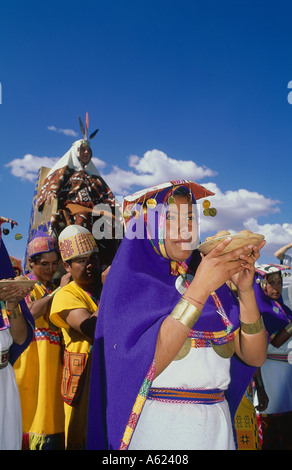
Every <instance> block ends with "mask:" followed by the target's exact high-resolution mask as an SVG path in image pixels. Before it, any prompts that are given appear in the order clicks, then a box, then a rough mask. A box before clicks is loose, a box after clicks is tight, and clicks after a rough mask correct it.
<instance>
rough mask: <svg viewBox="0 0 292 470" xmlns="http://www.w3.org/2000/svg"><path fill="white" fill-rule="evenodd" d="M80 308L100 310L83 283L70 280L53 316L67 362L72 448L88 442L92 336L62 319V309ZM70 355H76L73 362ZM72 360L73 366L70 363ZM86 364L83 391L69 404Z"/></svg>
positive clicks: (65, 384) (59, 295)
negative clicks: (73, 381) (80, 284)
mask: <svg viewBox="0 0 292 470" xmlns="http://www.w3.org/2000/svg"><path fill="white" fill-rule="evenodd" d="M79 308H85V309H86V310H88V312H89V314H92V313H94V312H95V311H96V310H97V304H96V303H95V302H94V301H93V299H92V298H91V297H90V295H89V294H87V292H85V291H84V290H83V289H82V288H81V287H78V286H77V284H75V282H74V281H72V282H70V283H69V284H67V285H66V286H64V287H62V289H60V290H59V291H58V292H57V293H56V294H55V296H54V298H53V302H52V306H51V312H50V320H51V322H52V323H54V324H55V325H56V326H58V327H59V328H61V331H62V335H63V338H64V343H65V355H64V358H65V364H64V369H63V382H62V390H63V392H64V391H66V390H67V389H68V390H69V392H70V393H68V396H66V397H65V398H64V401H65V448H66V449H68V450H70V449H85V445H86V427H87V408H88V394H89V377H90V365H91V356H90V351H91V346H92V340H90V339H89V338H87V337H85V336H83V335H82V334H81V333H79V332H78V331H76V330H74V329H73V328H71V327H70V326H69V325H68V323H66V321H64V320H63V319H62V316H61V314H62V312H64V311H66V310H74V309H79ZM70 357H72V358H73V359H72V360H71V362H70ZM79 358H81V359H80V361H81V363H80V367H79V369H78V368H77V369H78V370H77V372H76V375H75V373H74V371H73V364H74V365H75V364H76V363H77V362H78V361H79ZM68 364H70V367H69V366H68ZM85 364H86V369H85V371H86V373H85V376H84V374H83V375H82V379H81V382H78V384H80V383H81V385H82V387H80V385H79V387H78V390H80V389H81V392H80V393H79V394H78V399H77V401H76V402H75V401H74V402H73V403H71V404H69V403H70V402H69V400H68V401H67V402H66V400H67V398H68V397H69V398H70V399H72V395H73V393H72V390H75V389H76V387H75V384H74V386H70V382H71V380H72V378H73V380H74V379H75V378H76V377H77V376H78V374H79V371H81V372H82V370H83V368H84V366H85Z"/></svg>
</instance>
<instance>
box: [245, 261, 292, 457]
mask: <svg viewBox="0 0 292 470" xmlns="http://www.w3.org/2000/svg"><path fill="white" fill-rule="evenodd" d="M285 274H287V273H286V272H285V266H283V265H282V266H281V265H269V264H265V265H261V266H257V268H256V282H255V284H254V290H255V295H256V299H257V304H258V307H259V310H260V312H261V314H262V316H263V320H264V324H265V327H266V330H267V332H268V335H269V346H268V356H267V360H266V361H265V363H264V364H263V366H262V367H260V368H259V369H258V370H257V371H256V373H255V375H254V379H255V387H256V390H255V397H254V404H255V406H256V408H257V411H258V421H259V423H260V429H261V435H262V449H263V450H291V449H292V436H291V427H292V367H291V363H292V353H291V351H292V340H291V337H292V311H291V310H290V308H289V307H288V306H287V305H285V304H284V302H283V298H282V287H283V277H284V276H285Z"/></svg>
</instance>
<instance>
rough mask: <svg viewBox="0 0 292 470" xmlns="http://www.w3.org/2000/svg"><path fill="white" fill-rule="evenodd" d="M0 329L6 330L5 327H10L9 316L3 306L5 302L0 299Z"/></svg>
mask: <svg viewBox="0 0 292 470" xmlns="http://www.w3.org/2000/svg"><path fill="white" fill-rule="evenodd" d="M0 308H1V311H0V331H1V330H6V329H7V328H10V321H9V317H8V314H7V310H6V308H5V302H4V300H0Z"/></svg>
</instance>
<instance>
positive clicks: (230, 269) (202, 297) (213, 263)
mask: <svg viewBox="0 0 292 470" xmlns="http://www.w3.org/2000/svg"><path fill="white" fill-rule="evenodd" d="M231 240H232V238H231V237H227V238H225V240H223V241H222V242H220V243H218V245H217V246H216V247H215V248H213V250H211V251H210V252H209V253H208V254H207V255H205V256H202V261H201V263H200V265H199V267H198V269H197V271H196V275H195V277H194V279H193V281H192V282H191V284H190V286H189V288H188V289H187V291H186V293H185V294H184V297H185V298H186V300H188V301H189V302H191V303H193V304H194V305H195V306H196V307H198V308H199V305H200V304H201V305H202V304H204V303H205V302H206V300H207V298H208V297H209V295H210V294H211V292H213V291H214V290H216V289H218V288H219V287H220V286H222V285H223V284H224V283H225V282H226V281H228V280H229V279H232V278H233V277H234V276H235V275H238V276H239V275H240V274H241V273H242V271H243V270H244V269H247V268H246V266H247V261H246V258H248V255H249V254H250V252H251V247H250V245H245V246H243V247H240V248H236V249H234V250H232V251H230V252H228V253H224V254H222V252H223V250H224V249H225V247H226V246H228V245H229V243H230V242H231ZM255 256H257V255H255ZM250 263H251V260H249V262H248V266H250ZM252 263H254V261H252ZM250 269H251V267H250V268H249V270H250ZM247 271H248V269H247ZM246 276H247V274H246ZM235 279H236V280H237V278H235ZM242 283H243V281H242ZM234 284H235V282H234ZM235 285H236V284H235ZM193 299H196V300H197V303H194V302H193Z"/></svg>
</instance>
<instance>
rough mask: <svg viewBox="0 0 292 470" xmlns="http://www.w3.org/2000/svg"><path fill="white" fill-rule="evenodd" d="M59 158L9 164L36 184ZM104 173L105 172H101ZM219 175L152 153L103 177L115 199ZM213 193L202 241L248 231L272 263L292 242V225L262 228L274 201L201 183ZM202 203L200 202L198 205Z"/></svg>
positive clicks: (99, 164)
mask: <svg viewBox="0 0 292 470" xmlns="http://www.w3.org/2000/svg"><path fill="white" fill-rule="evenodd" d="M57 160H58V158H50V157H37V156H33V155H31V154H27V155H25V156H24V157H23V158H17V159H14V160H12V161H11V162H10V163H8V164H6V165H5V166H6V167H9V168H10V169H11V173H12V174H13V175H14V176H15V177H17V178H21V179H22V180H29V181H31V182H32V183H34V182H35V181H36V177H37V173H38V170H39V168H40V167H41V166H45V167H48V168H51V167H52V166H53V164H54V163H55V162H56V161H57ZM93 162H94V164H95V165H96V167H97V168H98V169H99V170H101V169H105V167H106V163H105V162H104V161H103V160H100V159H99V158H96V157H94V158H93ZM101 173H102V172H101ZM215 175H216V173H215V172H214V171H213V170H211V169H209V168H206V167H200V166H198V165H197V164H196V163H195V162H192V161H184V160H176V159H174V158H170V157H168V156H167V155H166V154H165V153H164V152H161V151H159V150H151V151H148V152H146V153H145V154H144V156H143V157H139V156H137V155H131V156H130V157H129V160H128V169H126V170H124V169H121V168H119V167H118V166H113V167H112V170H111V171H110V173H108V174H105V173H104V174H102V176H103V177H104V179H105V181H106V182H107V184H108V185H109V186H110V188H111V189H112V191H113V192H114V193H115V194H116V196H118V197H119V196H121V195H126V194H131V193H132V192H134V191H136V190H138V189H143V188H147V187H149V186H153V185H155V184H159V183H163V182H165V181H169V180H173V179H187V180H194V181H197V182H200V180H202V179H203V178H206V177H213V176H215ZM201 184H203V186H205V187H206V188H208V189H209V190H210V191H212V192H214V193H215V195H214V196H212V197H210V198H209V200H210V202H211V205H212V207H215V208H216V209H217V216H216V217H205V216H204V215H202V209H201V211H200V212H201V239H202V241H203V240H204V239H205V238H206V237H207V236H212V235H214V234H215V233H216V232H218V231H219V230H228V231H230V232H231V233H235V232H238V231H240V230H244V229H248V230H251V231H253V232H256V233H262V234H263V235H265V239H266V242H267V243H266V247H265V248H264V249H263V250H262V251H263V254H266V255H267V256H269V258H270V259H272V261H275V259H273V253H274V251H275V250H276V249H277V248H279V247H280V246H281V245H285V244H287V243H289V242H290V241H291V238H292V224H289V223H284V224H282V225H280V224H270V223H266V224H262V225H261V224H260V223H259V222H258V219H259V218H260V217H268V216H269V215H271V214H275V213H277V212H279V211H280V208H279V204H280V201H278V200H272V199H270V198H268V197H265V196H264V195H262V194H259V193H257V192H254V191H249V190H247V189H244V188H241V189H238V190H233V191H230V190H229V191H226V192H223V191H221V189H220V188H219V187H218V186H217V184H215V183H213V182H209V183H201ZM201 202H202V200H200V201H199V204H200V203H201Z"/></svg>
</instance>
